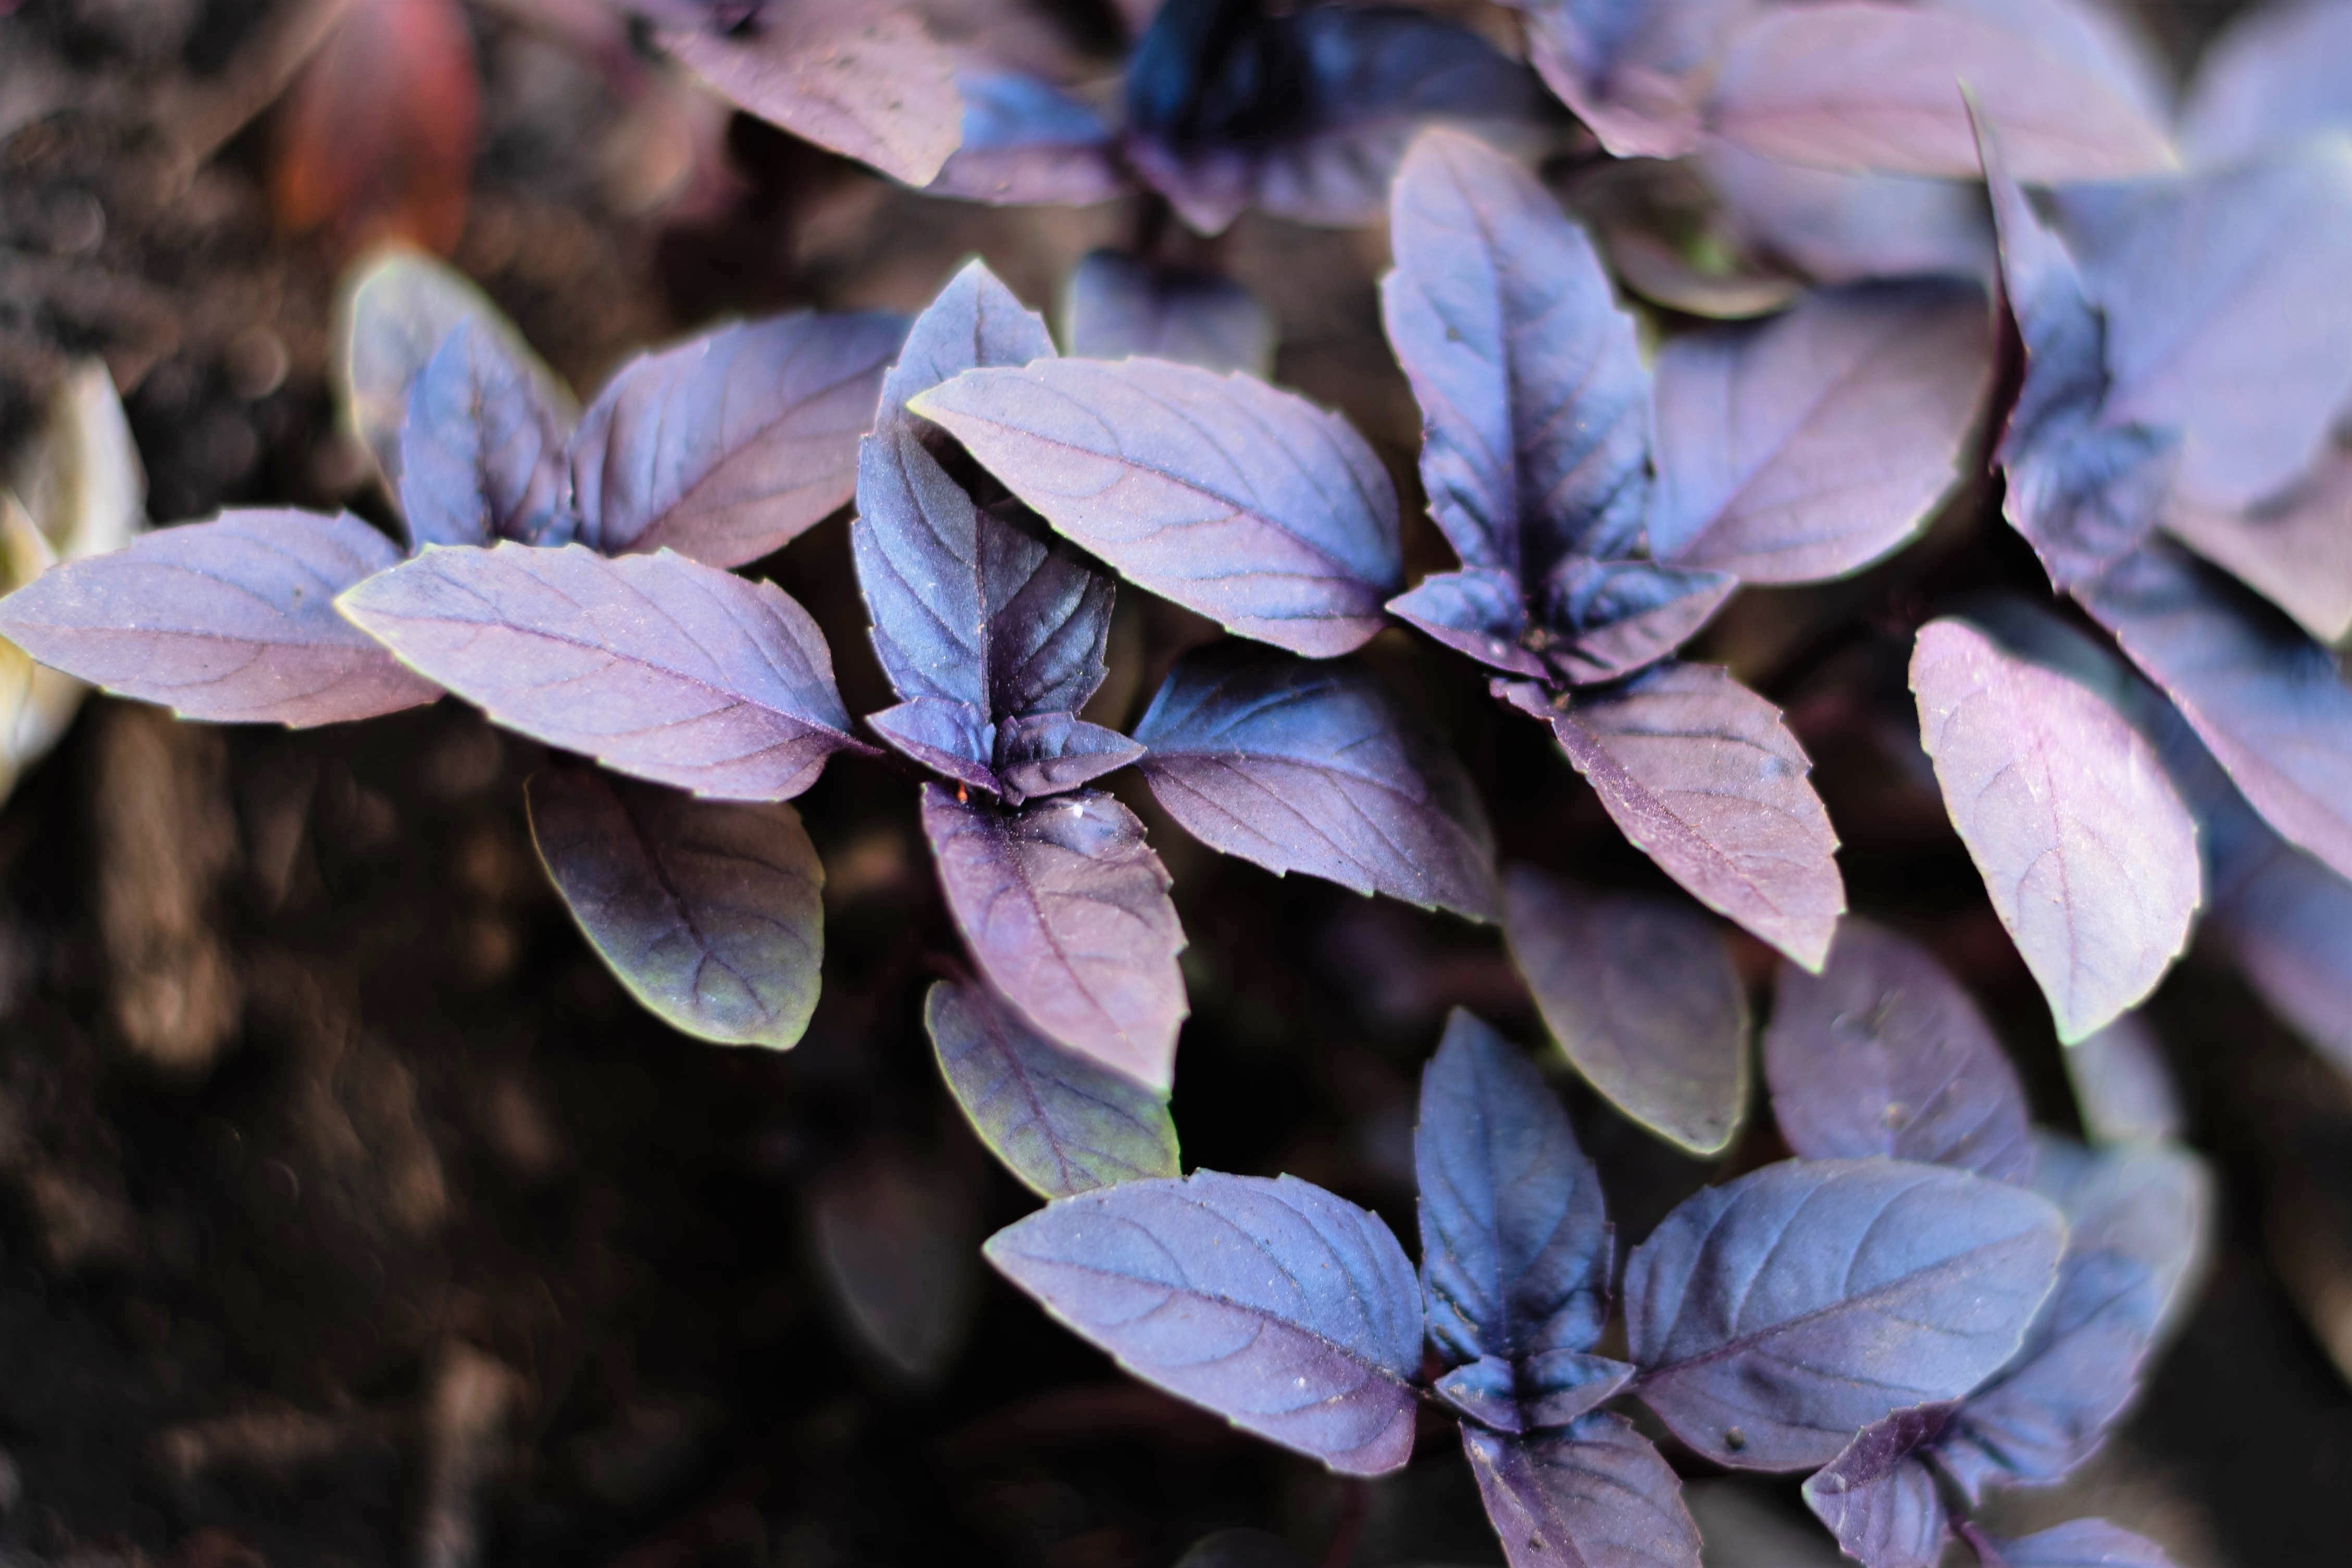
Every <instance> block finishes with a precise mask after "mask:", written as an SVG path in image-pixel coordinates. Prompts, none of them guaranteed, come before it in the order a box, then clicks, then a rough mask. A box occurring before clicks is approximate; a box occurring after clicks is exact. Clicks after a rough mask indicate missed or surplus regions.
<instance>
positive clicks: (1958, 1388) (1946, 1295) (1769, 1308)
mask: <svg viewBox="0 0 2352 1568" xmlns="http://www.w3.org/2000/svg"><path fill="white" fill-rule="evenodd" d="M2065 1234H2066V1227H2065V1222H2064V1221H2063V1219H2062V1218H2061V1217H2060V1216H2059V1214H2058V1211H2057V1210H2055V1209H2053V1207H2051V1205H2049V1203H2048V1202H2046V1201H2045V1200H2043V1199H2042V1198H2039V1197H2036V1196H2035V1195H2034V1194H2032V1193H2028V1192H2025V1191H2023V1190H2021V1189H2020V1188H2017V1187H2012V1186H2010V1185H2008V1184H2005V1183H2000V1182H1989V1181H1986V1180H1984V1179H1983V1178H1982V1177H1979V1176H1972V1175H1969V1174H1968V1173H1965V1172H1962V1171H1954V1170H1948V1169H1946V1168H1944V1167H1942V1166H1936V1165H1914V1164H1907V1163H1901V1162H1897V1161H1887V1160H1863V1161H1850V1160H1823V1161H1797V1160H1792V1161H1785V1162H1783V1163H1780V1164H1777V1165H1768V1166H1766V1167H1765V1168H1764V1169H1762V1170H1760V1171H1757V1172H1755V1173H1752V1174H1749V1175H1747V1176H1744V1177H1742V1178H1740V1179H1739V1180H1738V1181H1737V1182H1733V1183H1731V1184H1729V1185H1727V1186H1721V1187H1710V1188H1708V1189H1707V1190H1706V1191H1705V1192H1703V1193H1700V1194H1698V1195H1697V1196H1696V1197H1694V1198H1692V1199H1690V1200H1689V1201H1688V1202H1686V1203H1685V1204H1683V1205H1681V1206H1680V1207H1679V1208H1677V1209H1675V1212H1674V1213H1672V1214H1671V1215H1667V1216H1666V1218H1665V1220H1664V1222H1663V1223H1661V1224H1660V1225H1659V1226H1658V1228H1657V1229H1656V1230H1655V1231H1654V1232H1653V1233H1652V1234H1651V1236H1650V1238H1649V1239H1648V1240H1647V1241H1644V1242H1643V1244H1642V1245H1641V1246H1640V1247H1636V1248H1634V1250H1633V1257H1632V1258H1631V1259H1630V1260H1628V1262H1627V1264H1626V1267H1625V1316H1626V1323H1627V1330H1628V1335H1629V1342H1630V1343H1631V1345H1632V1349H1633V1360H1634V1362H1635V1363H1637V1364H1638V1365H1640V1366H1641V1367H1642V1368H1643V1373H1642V1376H1641V1378H1640V1379H1639V1380H1638V1381H1637V1382H1636V1383H1635V1384H1634V1391H1635V1392H1636V1393H1637V1394H1640V1395H1641V1398H1642V1401H1643V1404H1645V1405H1649V1407H1650V1408H1651V1409H1652V1410H1654V1411H1655V1412H1656V1413H1657V1414H1658V1415H1659V1416H1660V1417H1661V1418H1662V1419H1663V1420H1664V1422H1665V1424H1666V1425H1667V1426H1669V1427H1670V1428H1672V1429H1673V1431H1674V1433H1675V1436H1678V1437H1680V1438H1682V1439H1683V1441H1685V1443H1688V1444H1689V1445H1690V1446H1691V1447H1693V1448H1695V1449H1696V1450H1697V1451H1698V1452H1700V1453H1701V1454H1704V1455H1706V1457H1707V1458H1710V1459H1713V1460H1715V1461H1716V1462H1717V1463H1718V1464H1724V1465H1731V1466H1734V1467H1738V1468H1748V1469H1806V1468H1812V1467H1815V1466H1819V1465H1825V1464H1827V1463H1829V1462H1830V1461H1831V1460H1832V1459H1834V1458H1837V1455H1838V1452H1839V1450H1840V1449H1842V1448H1843V1447H1845V1445H1846V1443H1847V1441H1848V1440H1849V1439H1850V1438H1851V1437H1852V1436H1853V1434H1854V1433H1856V1432H1858V1431H1860V1430H1861V1429H1862V1428H1863V1427H1864V1426H1869V1425H1871V1424H1872V1423H1873V1422H1875V1421H1880V1420H1884V1419H1885V1417H1886V1416H1887V1415H1891V1414H1893V1413H1894V1412H1895V1411H1896V1410H1899V1409H1902V1408H1903V1407H1905V1406H1906V1405H1928V1404H1935V1403H1937V1402H1941V1401H1948V1400H1952V1399H1957V1398H1958V1397H1959V1396H1960V1395H1961V1394H1966V1393H1967V1392H1968V1391H1969V1389H1971V1388H1973V1387H1975V1386H1976V1385H1977V1384H1979V1382H1981V1381H1982V1380H1983V1379H1984V1378H1985V1377H1986V1376H1987V1375H1988V1374H1989V1373H1992V1372H1993V1371H1994V1370H1995V1369H1997V1368H1998V1367H2000V1365H2001V1364H2002V1363H2004V1362H2006V1361H2007V1360H2008V1359H2009V1358H2010V1356H2011V1354H2012V1353H2014V1352H2015V1351H2016V1349H2017V1347H2018V1343H2019V1342H2020V1340H2021V1338H2022V1337H2023V1335H2024V1332H2025V1328H2026V1325H2027V1323H2028V1322H2029V1321H2031V1320H2032V1317H2033V1313H2034V1310H2035V1309H2036V1308H2037V1307H2039V1306H2040V1305H2041V1304H2042V1299H2043V1298H2044V1297H2045V1296H2047V1295H2048V1294H2049V1293H2050V1286H2051V1281H2052V1279H2053V1274H2054V1271H2055V1268H2056V1265H2057V1262H2058V1253H2059V1249H2060V1247H2061V1246H2062V1245H2063V1242H2064V1240H2065Z"/></svg>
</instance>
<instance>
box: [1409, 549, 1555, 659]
mask: <svg viewBox="0 0 2352 1568" xmlns="http://www.w3.org/2000/svg"><path fill="white" fill-rule="evenodd" d="M1389 613H1390V614H1391V615H1392V616H1397V617H1398V618H1400V619H1402V620H1405V621H1409V622H1411V623H1412V625H1414V626H1419V627H1420V628H1421V629H1422V630H1423V631H1424V632H1427V633H1428V634H1429V635H1430V636H1431V637H1435V638H1436V639H1437V640H1438V641H1439V642H1442V643H1444V645H1445V646H1446V647H1450V648H1452V649H1454V651H1455V652H1457V653H1466V654H1468V655H1469V656H1470V657H1471V658H1475V659H1477V660H1478V661H1479V662H1480V663H1482V664H1490V665H1492V666H1494V667H1495V668H1496V669H1504V670H1508V671H1510V672H1511V673H1512V674H1513V675H1524V676H1526V677H1528V679H1531V680H1549V679H1551V667H1550V666H1549V665H1547V664H1546V663H1544V661H1543V658H1542V656H1541V655H1539V654H1538V653H1536V652H1535V650H1533V649H1532V648H1530V647H1528V646H1527V645H1528V642H1529V641H1530V640H1540V639H1531V638H1530V637H1528V631H1529V627H1528V607H1527V602H1526V600H1525V598H1524V597H1523V596H1522V595H1521V594H1520V591H1519V582H1518V578H1517V576H1515V575H1514V574H1511V573H1510V572H1507V571H1505V570H1504V569H1503V568H1501V567H1498V566H1465V567H1464V568H1463V569H1462V570H1461V571H1459V572H1439V573H1435V574H1432V575H1430V576H1427V577H1424V578H1423V579H1422V580H1421V581H1420V582H1419V583H1417V584H1414V585H1413V587H1412V590H1411V591H1410V592H1408V593H1403V594H1400V595H1397V596H1396V597H1395V598H1393V599H1391V600H1390V601H1389Z"/></svg>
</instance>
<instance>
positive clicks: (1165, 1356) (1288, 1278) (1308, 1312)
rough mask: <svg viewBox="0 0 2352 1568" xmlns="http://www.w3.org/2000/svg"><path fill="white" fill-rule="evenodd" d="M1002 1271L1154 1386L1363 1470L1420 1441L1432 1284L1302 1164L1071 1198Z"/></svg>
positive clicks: (1034, 1227)
mask: <svg viewBox="0 0 2352 1568" xmlns="http://www.w3.org/2000/svg"><path fill="white" fill-rule="evenodd" d="M983 1250H984V1251H985V1252H986V1254H987V1256H988V1260H989V1261H990V1262H991V1263H992V1264H994V1265H995V1266H996V1268H997V1270H998V1272H1000V1273H1002V1274H1003V1275H1004V1277H1005V1278H1007V1279H1011V1280H1012V1281H1013V1283H1014V1284H1015V1285H1018V1286H1020V1287H1021V1289H1024V1290H1026V1291H1027V1292H1029V1294H1030V1295H1032V1296H1034V1297H1035V1298H1036V1299H1037V1300H1039V1301H1041V1302H1043V1303H1044V1304H1045V1308H1046V1310H1048V1311H1050V1312H1052V1313H1053V1314H1054V1316H1055V1317H1056V1318H1058V1319H1060V1320H1061V1321H1062V1322H1063V1323H1064V1324H1065V1325H1066V1326H1067V1327H1069V1328H1070V1329H1072V1330H1074V1331H1076V1332H1077V1333H1079V1334H1080V1335H1082V1336H1084V1337H1085V1338H1086V1339H1087V1340H1090V1341H1092V1342H1094V1343H1096V1344H1097V1345H1099V1346H1101V1347H1102V1348H1103V1349H1104V1350H1106V1351H1108V1352H1110V1353H1111V1355H1112V1356H1113V1357H1115V1358H1117V1360H1118V1363H1119V1364H1120V1365H1121V1366H1123V1367H1125V1368H1126V1369H1127V1370H1128V1371H1129V1372H1130V1373H1134V1374H1135V1375H1136V1376H1138V1377H1139V1378H1141V1379H1143V1380H1144V1381H1145V1382H1146V1383H1150V1384H1156V1385H1157V1386H1159V1387H1160V1388H1164V1389H1166V1390H1167V1391H1168V1392H1169V1393H1171V1394H1175V1395H1177V1396H1178V1397H1179V1398H1182V1399H1189V1400H1191V1401H1192V1402H1193V1403H1194V1404H1196V1405H1205V1406H1206V1407H1207V1408H1209V1409H1211V1410H1213V1411H1215V1412H1216V1413H1217V1414H1218V1415H1223V1416H1224V1417H1225V1419H1227V1420H1228V1421H1231V1422H1232V1423H1233V1424H1234V1425H1235V1426H1239V1427H1242V1428H1243V1429H1244V1430H1245V1431H1250V1432H1255V1433H1256V1434H1257V1435H1258V1436H1261V1437H1265V1438H1266V1439H1267V1440H1269V1441H1271V1442H1275V1443H1279V1444H1281V1445H1282V1446H1283V1447H1286V1448H1290V1449H1292V1450H1294V1451H1296V1452H1298V1453H1301V1454H1305V1455H1307V1456H1308V1457H1309V1458H1316V1459H1320V1460H1321V1461H1323V1463H1325V1464H1326V1465H1328V1466H1330V1467H1331V1468H1333V1469H1335V1470H1339V1471H1341V1472H1343V1473H1346V1474H1350V1475H1379V1474H1381V1473H1382V1472H1384V1471H1387V1470H1392V1469H1395V1468H1398V1467H1400V1466H1402V1464H1403V1463H1404V1462H1405V1460H1406V1458H1408V1457H1410V1455H1411V1454H1412V1428H1413V1411H1414V1401H1413V1396H1412V1387H1411V1381H1412V1376H1413V1373H1414V1372H1415V1371H1416V1370H1417V1369H1418V1367H1419V1364H1420V1361H1421V1292H1420V1290H1419V1289H1417V1288H1416V1286H1415V1284H1414V1282H1413V1277H1412V1264H1411V1263H1408V1262H1407V1261H1405V1256H1404V1251H1403V1249H1402V1248H1401V1247H1398V1246H1397V1243H1396V1237H1393V1236H1391V1234H1389V1228H1388V1226H1385V1225H1383V1224H1381V1221H1380V1219H1379V1217H1378V1216H1377V1215H1370V1214H1367V1213H1366V1212H1365V1211H1363V1210H1362V1209H1360V1208H1358V1207H1356V1206H1355V1205H1352V1204H1349V1203H1344V1202H1342V1201H1341V1200H1339V1199H1338V1198H1335V1197H1333V1196H1332V1195H1331V1194H1328V1193H1327V1192H1325V1191H1323V1190H1322V1189H1321V1188H1320V1187H1316V1186H1310V1185H1309V1184H1307V1183H1305V1182H1302V1181H1299V1180H1297V1178H1295V1177H1291V1176H1283V1177H1280V1178H1277V1179H1276V1180H1272V1181H1268V1180H1266V1179H1265V1178H1263V1177H1255V1176H1227V1175H1222V1174H1219V1173H1216V1172H1213V1171H1202V1172H1200V1173H1196V1174H1194V1175H1192V1176H1191V1177H1188V1178H1186V1179H1183V1180H1181V1181H1177V1180H1158V1181H1141V1182H1127V1183H1123V1184H1120V1185H1118V1186H1115V1187H1105V1188H1102V1189H1100V1190H1098V1191H1096V1192H1091V1193H1082V1194H1079V1195H1078V1196H1076V1197H1072V1198H1064V1199H1062V1200H1061V1201H1060V1202H1058V1203H1055V1204H1052V1205H1047V1206H1046V1207H1045V1208H1044V1209H1042V1210H1040V1211H1039V1212H1038V1213H1036V1214H1034V1215H1030V1216H1029V1217H1028V1218H1027V1219H1024V1220H1023V1221H1021V1222H1020V1223H1019V1224H1018V1225H1014V1226H1010V1227H1008V1228H1006V1229H1004V1230H1001V1231H999V1232H997V1233H996V1234H995V1235H994V1236H992V1237H990V1238H989V1241H988V1245H987V1247H985V1248H984V1249H983Z"/></svg>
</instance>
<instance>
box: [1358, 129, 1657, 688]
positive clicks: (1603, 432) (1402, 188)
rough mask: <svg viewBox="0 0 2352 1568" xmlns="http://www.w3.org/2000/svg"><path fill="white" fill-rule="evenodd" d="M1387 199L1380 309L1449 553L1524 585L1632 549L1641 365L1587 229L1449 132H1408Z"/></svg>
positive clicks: (1641, 495)
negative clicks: (1558, 567)
mask: <svg viewBox="0 0 2352 1568" xmlns="http://www.w3.org/2000/svg"><path fill="white" fill-rule="evenodd" d="M1391 205H1392V208H1393V216H1392V220H1391V234H1392V239H1391V244H1392V246H1393V247H1394V250H1395V254H1396V269H1395V270H1394V271H1393V272H1391V273H1390V274H1389V275H1388V277H1387V278H1386V279H1383V280H1382V281H1381V319H1382V320H1383V321H1384V322H1385V323H1386V325H1387V328H1388V334H1389V342H1391V344H1392V345H1394V347H1395V349H1396V353H1397V358H1398V359H1399V361H1400V362H1401V363H1402V364H1403V366H1404V370H1405V374H1406V376H1407V377H1408V378H1409V379H1410V380H1411V381H1412V389H1413V395H1414V396H1415V397H1416V398H1417V399H1419V401H1420V404H1421V409H1422V428H1423V441H1422V452H1421V473H1422V482H1423V486H1424V488H1426V489H1427V490H1428V492H1429V498H1430V501H1429V504H1430V511H1431V514H1432V515H1433V516H1434V517H1435V519H1436V520H1437V525H1438V526H1439V527H1440V528H1441V529H1443V530H1444V532H1445V537H1446V539H1447V541H1448V542H1450V543H1452V544H1453V546H1454V553H1455V554H1457V555H1459V556H1461V558H1462V561H1463V564H1464V565H1465V566H1469V567H1473V568H1478V567H1492V568H1497V569H1500V570H1501V571H1502V572H1504V573H1506V574H1510V575H1512V576H1513V577H1515V578H1517V581H1518V582H1519V583H1520V584H1533V583H1535V582H1536V581H1537V580H1538V579H1539V578H1541V577H1542V576H1543V575H1544V574H1546V573H1548V572H1549V571H1550V570H1551V568H1552V565H1553V563H1555V562H1556V561H1558V560H1559V557H1560V556H1561V555H1562V554H1564V553H1566V552H1569V551H1570V550H1574V551H1577V552H1580V553H1584V554H1588V555H1604V556H1614V555H1623V554H1626V553H1629V552H1630V547H1631V545H1632V543H1633V541H1634V540H1635V539H1636V538H1637V537H1638V534H1639V531H1640V528H1641V519H1642V511H1643V505H1644V504H1645V499H1646V492H1647V489H1648V475H1647V469H1646V461H1647V457H1648V449H1649V439H1650V408H1649V374H1648V372H1647V371H1646V370H1645V369H1644V368H1643V364H1642V356H1641V350H1640V347H1639V345H1638V344H1637V343H1636V342H1635V341H1634V332H1633V319H1632V318H1631V317H1629V316H1628V315H1626V314H1625V312H1624V311H1622V310H1620V309H1618V307H1617V302H1616V300H1615V298H1614V296H1612V293H1611V292H1610V288H1609V276H1608V274H1607V273H1606V272H1605V271H1603V270H1602V269H1601V261H1600V258H1599V256H1598V255H1597V254H1596V253H1595V252H1594V250H1593V247H1592V242H1591V240H1590V239H1589V238H1587V237H1585V234H1584V231H1583V230H1582V229H1581V228H1579V227H1578V226H1576V225H1575V224H1574V223H1571V222H1570V220H1569V218H1568V216H1567V215H1565V214H1564V213H1562V212H1561V211H1560V209H1559V204H1558V203H1557V202H1555V201H1553V200H1552V198H1551V196H1550V195H1549V193H1547V192H1546V191H1545V190H1544V188H1543V187H1542V186H1541V185H1539V184H1537V183H1536V182H1535V179H1534V177H1533V176H1532V175H1530V174H1528V173H1527V172H1526V171H1525V170H1524V169H1522V168H1520V167H1519V165H1518V164H1517V163H1513V162H1512V161H1511V160H1510V159H1508V158H1506V157H1504V156H1503V155H1502V154H1500V153H1496V152H1494V151H1493V150H1491V149H1490V148H1487V147H1486V146H1484V145H1483V144H1481V143H1480V142H1475V141H1474V140H1472V139H1471V138H1469V137H1467V136H1464V135H1462V134H1460V133H1458V132H1445V131H1433V132H1427V133H1425V134H1424V135H1423V136H1422V137H1421V139H1420V140H1419V141H1417V142H1415V143H1414V144H1413V149H1412V153H1411V154H1410V155H1409V156H1408V157H1407V158H1406V160H1405V164H1404V168H1403V171H1402V174H1400V175H1399V176H1398V179H1397V184H1396V190H1395V192H1394V194H1393V197H1392V202H1391ZM1506 668H1511V667H1509V666H1506Z"/></svg>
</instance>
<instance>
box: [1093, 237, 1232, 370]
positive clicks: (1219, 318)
mask: <svg viewBox="0 0 2352 1568" xmlns="http://www.w3.org/2000/svg"><path fill="white" fill-rule="evenodd" d="M1062 335H1063V339H1064V341H1065V342H1067V343H1068V344H1069V345H1070V353H1073V354H1075V355H1076V356H1077V357H1078V358H1080V359H1125V358H1127V357H1128V356H1129V355H1131V354H1136V355H1141V356H1143V357H1145V358H1147V359H1165V360H1175V361H1177V362H1178V363H1182V364H1197V365H1199V366H1201V367H1202V369H1203V370H1215V371H1227V370H1238V371H1245V372H1247V373H1248V374H1251V375H1256V376H1269V375H1272V374H1274V318H1273V317H1271V316H1270V315H1268V314H1267V313H1266V309H1265V306H1264V305H1261V304H1259V303H1258V302H1257V299H1256V297H1255V295H1253V294H1251V293H1250V291H1249V290H1248V289H1244V288H1243V287H1242V286H1241V285H1240V284H1238V283H1236V282H1234V280H1233V279H1229V278H1224V277H1221V276H1219V275H1218V274H1216V273H1214V272H1194V271H1188V270H1183V269H1173V268H1157V267H1154V266H1152V265H1150V263H1149V262H1145V261H1141V260H1139V259H1137V258H1135V257H1132V256H1129V255H1128V254H1126V253H1125V252H1123V251H1118V250H1096V251H1090V252H1088V253H1087V258H1086V259H1085V260H1083V261H1081V262H1079V263H1078V268H1077V270H1076V271H1075V272H1073V273H1071V274H1070V280H1069V283H1068V284H1067V285H1066V290H1065V292H1064V295H1063V300H1062Z"/></svg>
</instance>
